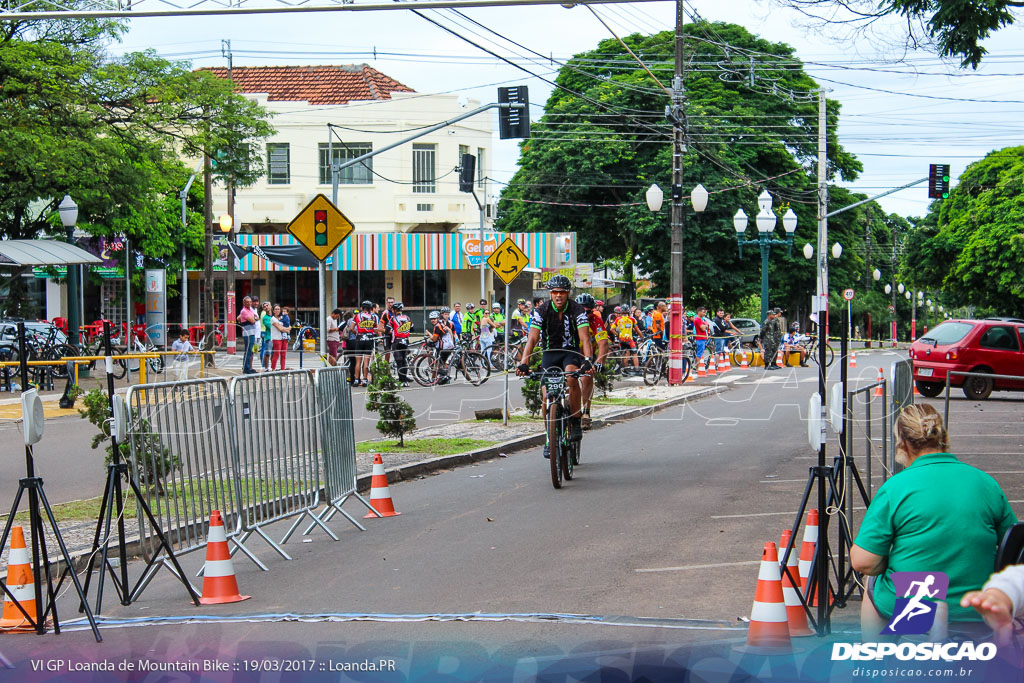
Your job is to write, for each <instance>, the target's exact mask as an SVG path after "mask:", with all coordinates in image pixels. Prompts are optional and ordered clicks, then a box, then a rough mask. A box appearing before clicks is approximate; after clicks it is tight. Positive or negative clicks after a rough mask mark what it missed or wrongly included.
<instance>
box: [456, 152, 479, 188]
mask: <svg viewBox="0 0 1024 683" xmlns="http://www.w3.org/2000/svg"><path fill="white" fill-rule="evenodd" d="M475 177H476V157H475V156H473V155H472V154H463V155H462V168H461V169H460V170H459V192H472V191H473V180H474V178H475Z"/></svg>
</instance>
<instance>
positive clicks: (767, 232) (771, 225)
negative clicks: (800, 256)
mask: <svg viewBox="0 0 1024 683" xmlns="http://www.w3.org/2000/svg"><path fill="white" fill-rule="evenodd" d="M757 204H758V207H759V208H760V209H761V210H760V211H759V212H758V214H757V217H756V218H755V219H754V222H755V224H756V225H757V239H753V240H744V239H743V235H744V233H746V230H747V214H746V213H745V212H744V211H743V209H740V210H738V211H737V212H736V215H735V216H733V218H732V225H733V228H734V229H735V230H736V245H737V246H738V247H739V252H740V258H742V257H743V246H744V245H758V246H760V247H761V320H762V321H764V319H765V318H767V317H768V254H769V252H770V251H771V247H772V245H773V244H777V245H780V246H781V245H786V255H787V256H792V255H793V233H794V232H796V223H797V217H796V214H795V213H793V209H787V210H786V213H785V215H784V216H783V217H782V227H783V229H784V230H785V231H786V239H784V240H777V239H772V238H771V234H772V232H773V231H774V230H775V225H776V224H777V223H778V220H779V219H778V217H777V216H776V215H775V212H773V211H772V196H771V194H769V193H768V190H764V191H763V192H762V193H761V195H760V196H759V197H758V198H757ZM809 246H810V245H807V246H805V247H804V255H805V256H806V254H807V249H808V247H809Z"/></svg>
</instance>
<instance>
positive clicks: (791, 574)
mask: <svg viewBox="0 0 1024 683" xmlns="http://www.w3.org/2000/svg"><path fill="white" fill-rule="evenodd" d="M792 537H793V531H792V530H791V529H786V530H785V531H783V532H782V538H781V539H779V552H780V553H782V555H783V557H785V555H786V548H788V547H789V541H790V539H791V538H792ZM796 555H797V553H796V544H795V543H794V544H793V548H792V550H790V551H789V558H788V559H787V560H786V564H785V567H786V569H788V570H789V571H788V572H787V571H784V570H783V569H782V566H781V565H780V567H779V573H780V574H781V575H782V596H783V598H785V600H786V619H787V620H788V622H789V635H790V637H792V638H798V637H803V636H813V635H814V631H812V630H811V629H810V627H809V626H808V625H807V613H806V612H804V606H803V605H802V604H800V596H799V594H798V592H799V590H800V589H799V588H797V587H796V585H797V584H798V583H800V569H799V561H798V560H797V556H796ZM794 582H795V583H794Z"/></svg>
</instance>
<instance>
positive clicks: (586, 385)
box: [576, 294, 611, 429]
mask: <svg viewBox="0 0 1024 683" xmlns="http://www.w3.org/2000/svg"><path fill="white" fill-rule="evenodd" d="M576 303H578V304H579V305H580V306H583V308H584V309H585V310H586V311H587V322H588V323H589V324H590V332H591V333H592V334H593V335H594V341H596V342H597V362H596V363H595V364H594V370H595V371H596V372H600V371H601V366H602V364H603V363H604V359H605V358H606V357H607V356H608V352H609V351H610V350H611V342H610V341H609V339H608V332H607V331H606V330H605V329H604V321H603V320H601V312H600V311H598V310H596V309H597V301H596V300H595V299H594V297H593V296H591V295H590V294H580V295H579V296H578V297H576ZM580 389H581V390H582V392H583V418H582V426H583V428H584V429H589V428H590V400H591V399H592V398H593V397H594V378H593V377H591V376H590V375H584V376H583V377H580Z"/></svg>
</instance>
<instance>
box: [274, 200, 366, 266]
mask: <svg viewBox="0 0 1024 683" xmlns="http://www.w3.org/2000/svg"><path fill="white" fill-rule="evenodd" d="M353 230H355V227H354V226H353V225H352V222H351V221H349V219H347V218H345V214H343V213H342V212H341V211H339V210H338V207H336V206H335V205H334V204H332V203H331V200H330V199H328V198H327V197H325V196H324V195H322V194H318V195H317V196H316V197H313V201H311V202H310V203H309V204H307V205H306V208H304V209H303V210H302V211H300V212H299V215H298V216H296V217H295V218H294V219H293V220H292V222H291V223H289V224H288V232H290V233H291V234H292V236H294V237H295V239H297V240H298V241H299V243H300V244H302V246H304V247H306V249H309V251H310V253H311V254H313V256H315V257H316V258H317V260H318V261H326V260H327V259H328V258H329V257H330V255H331V252H333V251H334V250H335V249H337V248H338V245H339V244H341V243H342V242H344V241H345V238H347V237H348V236H349V235H351V234H352V231H353Z"/></svg>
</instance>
